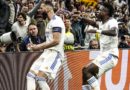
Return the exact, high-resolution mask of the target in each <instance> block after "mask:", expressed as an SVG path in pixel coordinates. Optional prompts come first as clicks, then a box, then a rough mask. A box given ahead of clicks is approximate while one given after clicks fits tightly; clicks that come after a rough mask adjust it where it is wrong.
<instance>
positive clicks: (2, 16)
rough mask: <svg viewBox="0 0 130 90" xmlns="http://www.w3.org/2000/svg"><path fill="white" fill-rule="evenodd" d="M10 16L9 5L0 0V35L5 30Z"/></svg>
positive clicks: (4, 0)
mask: <svg viewBox="0 0 130 90" xmlns="http://www.w3.org/2000/svg"><path fill="white" fill-rule="evenodd" d="M9 17H10V7H9V5H8V2H7V1H6V0H0V35H2V34H3V33H5V32H6V27H7V25H8V21H9Z"/></svg>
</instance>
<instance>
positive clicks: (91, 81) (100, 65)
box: [82, 3, 118, 90]
mask: <svg viewBox="0 0 130 90" xmlns="http://www.w3.org/2000/svg"><path fill="white" fill-rule="evenodd" d="M113 13H114V9H113V7H112V5H110V4H108V3H104V4H103V6H102V8H101V12H100V13H99V15H98V18H100V20H101V24H99V25H97V24H96V23H94V22H91V24H93V25H95V26H97V27H98V28H99V29H98V30H88V31H87V33H97V32H98V33H100V34H101V35H100V51H101V53H100V54H99V55H98V56H97V58H95V59H94V60H93V61H92V62H91V63H90V64H89V65H85V66H84V67H83V69H82V74H83V86H82V90H91V89H90V88H92V90H100V86H99V83H98V78H99V77H100V76H101V75H102V74H103V73H105V72H106V71H108V70H110V69H112V68H113V67H115V66H116V64H117V62H118V23H117V21H116V20H115V19H114V18H112V15H113ZM89 22H90V21H89ZM90 86H91V87H90Z"/></svg>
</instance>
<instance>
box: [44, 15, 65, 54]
mask: <svg viewBox="0 0 130 90" xmlns="http://www.w3.org/2000/svg"><path fill="white" fill-rule="evenodd" d="M53 27H61V29H62V30H61V37H60V43H59V44H58V45H56V46H53V47H51V48H48V49H53V50H56V51H58V52H60V53H61V55H62V56H63V55H64V48H63V46H64V38H65V25H64V22H63V20H62V19H61V18H60V17H59V16H57V15H54V16H53V17H52V19H51V20H50V21H49V23H48V24H47V27H46V31H45V35H46V43H49V42H51V41H52V40H53V32H52V29H53Z"/></svg>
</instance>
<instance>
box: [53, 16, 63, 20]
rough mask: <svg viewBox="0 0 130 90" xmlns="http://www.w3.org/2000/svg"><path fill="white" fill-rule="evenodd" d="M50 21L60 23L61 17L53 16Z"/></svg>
mask: <svg viewBox="0 0 130 90" xmlns="http://www.w3.org/2000/svg"><path fill="white" fill-rule="evenodd" d="M52 20H53V21H62V19H61V17H60V16H57V15H54V16H53V17H52Z"/></svg>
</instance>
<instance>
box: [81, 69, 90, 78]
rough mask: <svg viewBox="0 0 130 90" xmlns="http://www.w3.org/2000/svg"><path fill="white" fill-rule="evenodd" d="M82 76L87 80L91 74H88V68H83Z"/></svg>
mask: <svg viewBox="0 0 130 90" xmlns="http://www.w3.org/2000/svg"><path fill="white" fill-rule="evenodd" d="M82 74H83V77H84V78H85V79H89V77H91V73H90V72H89V68H88V67H83V69H82Z"/></svg>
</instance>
